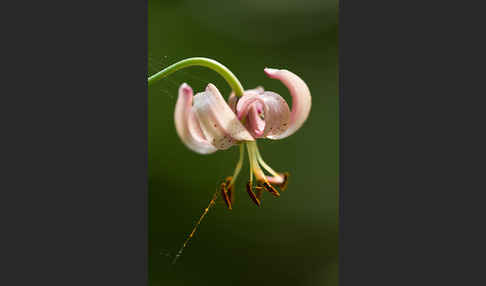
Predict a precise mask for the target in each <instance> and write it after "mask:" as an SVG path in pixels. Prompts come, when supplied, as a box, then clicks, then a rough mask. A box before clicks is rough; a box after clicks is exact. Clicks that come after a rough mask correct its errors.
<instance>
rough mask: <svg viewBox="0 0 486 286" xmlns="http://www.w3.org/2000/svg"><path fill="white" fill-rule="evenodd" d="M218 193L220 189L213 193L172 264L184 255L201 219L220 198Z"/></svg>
mask: <svg viewBox="0 0 486 286" xmlns="http://www.w3.org/2000/svg"><path fill="white" fill-rule="evenodd" d="M218 194H219V192H218V190H216V192H215V193H214V195H213V198H212V199H211V201H210V202H209V205H208V206H207V207H206V208H205V209H204V212H203V213H202V215H201V217H200V218H199V220H198V221H197V223H196V225H195V226H194V228H193V229H192V231H191V233H190V234H189V236H188V237H187V239H186V241H184V244H183V245H182V247H181V249H179V251H178V252H177V254H176V256H175V257H174V260H173V261H172V264H175V263H176V262H177V259H178V258H179V257H180V256H181V255H182V252H183V251H184V248H186V246H187V244H188V243H189V240H191V238H192V237H193V236H194V233H196V230H197V228H198V226H199V225H200V224H201V221H202V220H203V218H204V217H205V216H206V214H207V213H208V211H209V209H210V208H211V207H212V206H213V205H214V204H215V202H216V200H217V199H218Z"/></svg>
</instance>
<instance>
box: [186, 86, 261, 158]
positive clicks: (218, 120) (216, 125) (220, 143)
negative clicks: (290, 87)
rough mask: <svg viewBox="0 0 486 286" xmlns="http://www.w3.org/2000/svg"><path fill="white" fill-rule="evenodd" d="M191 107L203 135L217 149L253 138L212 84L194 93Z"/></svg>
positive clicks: (252, 139) (226, 147)
mask: <svg viewBox="0 0 486 286" xmlns="http://www.w3.org/2000/svg"><path fill="white" fill-rule="evenodd" d="M193 109H194V112H195V114H196V117H197V119H198V121H199V124H200V126H201V130H202V132H203V134H204V136H205V137H206V138H207V140H208V141H209V142H211V144H212V145H213V146H214V147H216V148H217V149H220V150H224V149H228V148H229V147H231V146H232V145H234V144H236V143H238V142H240V141H254V140H255V139H254V138H253V137H252V136H251V134H250V133H249V132H248V130H246V128H245V127H244V126H243V125H242V124H241V122H240V121H239V120H238V118H237V117H236V114H235V113H234V112H233V111H232V110H231V108H230V106H229V105H228V104H227V103H226V101H225V100H224V99H223V97H222V96H221V93H220V92H219V90H218V89H217V88H216V87H215V86H214V85H213V84H209V85H208V86H207V88H206V91H205V92H201V93H198V94H196V96H195V97H194V105H193Z"/></svg>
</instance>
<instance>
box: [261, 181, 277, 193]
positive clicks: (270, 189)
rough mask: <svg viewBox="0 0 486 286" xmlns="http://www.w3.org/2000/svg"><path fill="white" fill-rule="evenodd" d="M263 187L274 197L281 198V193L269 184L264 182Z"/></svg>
mask: <svg viewBox="0 0 486 286" xmlns="http://www.w3.org/2000/svg"><path fill="white" fill-rule="evenodd" d="M262 186H263V187H264V188H265V190H267V191H269V192H270V193H271V194H272V195H274V196H276V197H280V193H279V192H278V191H277V189H275V188H274V187H273V186H272V185H270V184H269V183H267V182H263V183H262Z"/></svg>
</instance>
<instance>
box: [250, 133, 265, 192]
mask: <svg viewBox="0 0 486 286" xmlns="http://www.w3.org/2000/svg"><path fill="white" fill-rule="evenodd" d="M255 147H256V143H255V142H248V156H249V158H250V174H251V173H252V172H255V176H256V177H257V179H259V180H264V181H266V178H265V174H264V173H263V171H262V169H261V168H260V165H259V164H258V162H257V159H256V157H257V155H256V151H255ZM252 178H253V177H252V176H250V183H252Z"/></svg>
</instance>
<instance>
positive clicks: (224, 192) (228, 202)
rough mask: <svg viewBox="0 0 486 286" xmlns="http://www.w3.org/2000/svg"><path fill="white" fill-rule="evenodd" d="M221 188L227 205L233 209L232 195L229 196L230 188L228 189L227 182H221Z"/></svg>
mask: <svg viewBox="0 0 486 286" xmlns="http://www.w3.org/2000/svg"><path fill="white" fill-rule="evenodd" d="M220 189H221V196H222V197H223V200H224V202H225V203H226V206H227V207H228V209H229V210H231V209H232V208H231V200H230V196H228V189H226V182H223V183H221V185H220Z"/></svg>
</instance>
